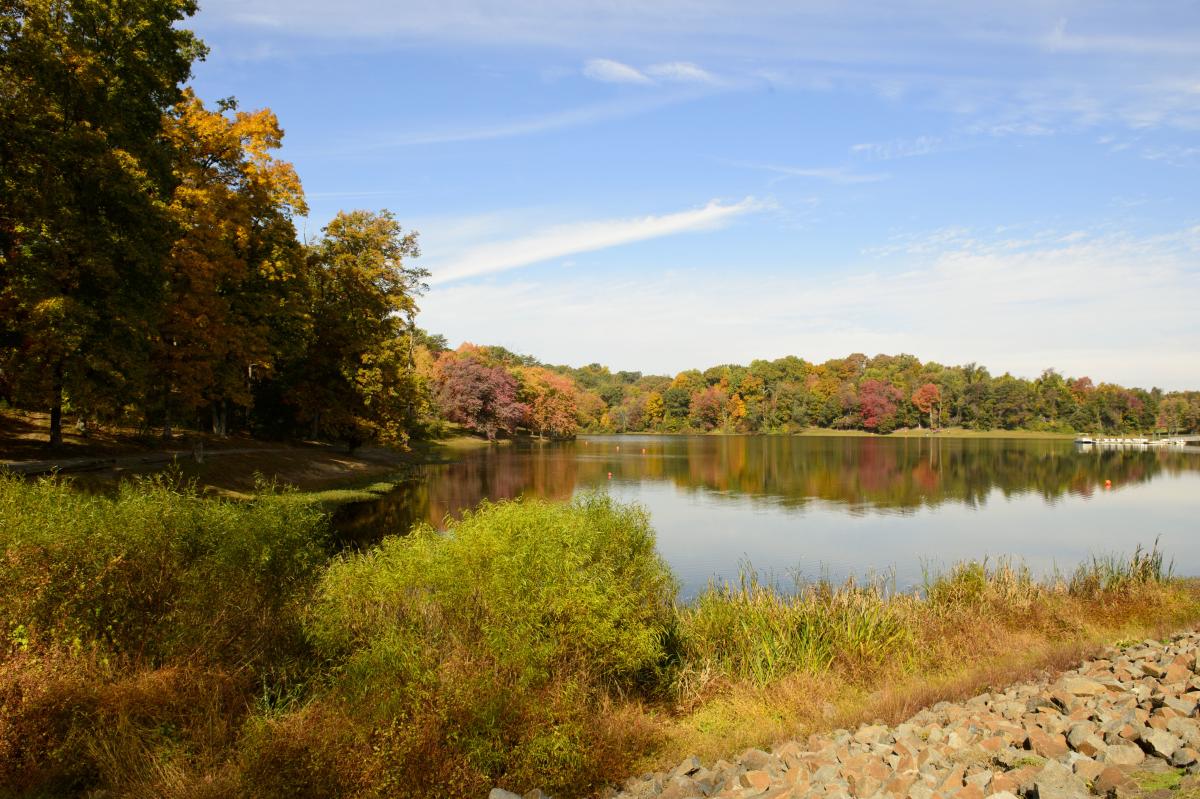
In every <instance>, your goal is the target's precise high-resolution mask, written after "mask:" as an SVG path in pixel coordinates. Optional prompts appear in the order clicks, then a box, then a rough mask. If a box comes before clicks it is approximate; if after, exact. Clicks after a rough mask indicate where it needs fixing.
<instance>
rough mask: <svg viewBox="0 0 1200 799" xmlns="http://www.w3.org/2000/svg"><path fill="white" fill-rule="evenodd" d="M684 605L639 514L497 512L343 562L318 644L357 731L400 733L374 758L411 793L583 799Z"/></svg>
mask: <svg viewBox="0 0 1200 799" xmlns="http://www.w3.org/2000/svg"><path fill="white" fill-rule="evenodd" d="M675 592H676V584H675V580H674V578H673V577H672V576H671V573H670V571H669V570H668V568H667V566H666V564H665V563H664V562H663V561H662V559H661V558H660V557H659V555H658V553H657V552H656V550H655V545H654V534H653V531H652V530H651V527H650V523H649V519H648V517H647V515H646V513H645V511H643V510H641V509H640V508H637V507H633V506H622V505H619V504H617V503H614V502H613V501H612V500H611V499H609V498H607V497H604V496H589V497H584V498H582V499H578V500H576V501H574V502H571V503H566V504H555V503H548V502H542V501H526V502H507V503H500V504H487V503H485V504H484V505H482V506H480V508H479V509H478V510H477V511H475V512H473V513H469V514H467V515H466V516H465V517H464V518H463V519H462V520H461V521H458V522H455V523H454V524H452V525H451V526H450V528H449V530H448V531H447V532H446V533H445V534H442V533H438V532H436V531H435V530H433V529H432V528H430V527H428V526H423V527H418V528H417V529H415V530H414V531H413V533H412V534H411V535H409V536H407V537H403V538H400V537H396V538H388V539H386V540H385V541H384V542H383V543H382V544H381V545H380V546H379V547H377V548H375V549H373V550H371V551H369V552H366V553H361V554H352V555H348V556H346V557H344V558H341V559H339V560H337V561H335V562H334V563H333V564H332V565H331V566H330V567H329V569H328V570H327V571H326V572H325V574H324V576H323V578H322V580H321V583H320V586H319V588H318V590H317V594H316V598H315V600H314V602H313V607H312V611H311V614H310V617H309V621H308V625H307V629H308V631H309V633H310V635H311V636H312V639H313V641H314V643H315V645H316V647H317V649H318V651H319V652H321V653H322V654H323V655H324V656H325V657H326V658H328V659H329V660H330V661H331V662H333V663H336V664H338V672H337V675H336V677H335V678H334V680H333V691H334V693H335V694H336V695H337V696H339V697H342V698H343V699H344V700H345V701H346V702H348V703H349V704H350V705H351V706H352V707H354V708H355V711H354V713H353V715H354V717H355V718H356V720H357V721H358V723H359V724H363V723H366V724H368V725H370V726H371V727H372V728H373V729H374V730H379V729H387V730H388V731H389V735H388V736H387V739H386V743H385V745H384V746H383V747H382V750H381V749H380V748H378V747H377V749H376V751H377V753H380V754H381V755H382V756H383V757H384V758H385V759H386V760H387V761H388V762H389V764H390V765H389V769H388V770H389V771H390V772H391V773H393V774H403V775H405V777H404V779H403V781H402V782H403V784H404V785H405V786H407V788H408V790H409V791H410V792H412V793H420V790H421V788H422V787H423V786H422V781H423V774H428V773H430V772H432V773H434V774H439V775H441V776H440V779H441V780H442V781H443V782H446V781H449V782H453V783H455V784H459V785H462V786H464V787H465V786H470V788H471V789H472V790H483V791H484V792H486V789H487V788H488V787H490V785H491V784H495V783H496V782H513V783H516V784H520V783H521V782H522V781H526V780H539V781H540V784H542V785H544V786H546V787H551V788H574V789H578V788H580V787H581V783H582V784H586V783H587V781H588V780H589V779H595V778H597V777H598V768H599V766H600V765H601V761H602V760H603V757H597V755H602V753H603V750H604V749H605V747H606V745H607V744H611V745H616V743H615V742H613V741H609V742H607V744H606V741H605V740H603V738H604V737H605V733H604V731H603V725H598V724H597V723H596V722H595V717H596V716H597V715H598V714H599V707H600V704H601V703H602V702H603V701H604V700H605V699H606V698H607V697H610V696H613V695H618V694H629V693H647V692H650V691H652V690H653V689H654V686H655V685H657V684H658V683H659V682H660V681H661V674H660V670H661V668H662V667H663V665H664V661H665V657H666V650H665V642H666V640H667V638H668V634H669V631H670V628H671V626H672V624H673V622H674V617H673V613H674V608H673V602H674V598H675ZM398 720H400V721H399V726H397V724H398ZM431 734H432V735H434V736H436V737H437V738H438V739H439V744H438V746H436V747H433V748H434V749H436V750H437V751H438V753H439V754H438V757H437V758H436V760H438V761H440V762H437V763H431V762H430V757H429V755H428V749H429V747H430V744H431V742H430V741H429V740H428V736H429V735H431ZM422 749H424V750H425V756H424V757H423V758H418V757H417V755H418V753H419V752H421V750H422ZM414 766H415V767H416V768H414ZM424 787H427V788H428V789H429V791H430V793H431V794H436V793H437V785H433V784H430V785H428V786H424Z"/></svg>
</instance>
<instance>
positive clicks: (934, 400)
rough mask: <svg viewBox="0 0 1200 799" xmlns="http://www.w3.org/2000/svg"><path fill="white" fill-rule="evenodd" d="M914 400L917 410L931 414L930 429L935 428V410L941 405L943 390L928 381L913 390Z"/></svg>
mask: <svg viewBox="0 0 1200 799" xmlns="http://www.w3.org/2000/svg"><path fill="white" fill-rule="evenodd" d="M912 401H913V405H915V406H917V410H919V411H920V412H921V413H927V414H929V429H930V430H932V429H934V428H935V427H936V426H937V425H935V424H934V421H933V418H934V410H935V409H938V408H939V406H940V405H941V402H942V390H941V389H940V388H938V387H937V386H936V385H935V384H933V383H926V384H924V385H923V386H921V387H920V388H918V389H917V390H916V391H914V392H913V396H912Z"/></svg>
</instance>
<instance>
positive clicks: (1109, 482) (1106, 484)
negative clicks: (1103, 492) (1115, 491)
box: [1104, 480, 1112, 488]
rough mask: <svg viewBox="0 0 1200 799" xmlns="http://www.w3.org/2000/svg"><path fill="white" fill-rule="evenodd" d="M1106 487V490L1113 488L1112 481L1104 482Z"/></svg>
mask: <svg viewBox="0 0 1200 799" xmlns="http://www.w3.org/2000/svg"><path fill="white" fill-rule="evenodd" d="M1104 487H1105V488H1112V480H1105V481H1104Z"/></svg>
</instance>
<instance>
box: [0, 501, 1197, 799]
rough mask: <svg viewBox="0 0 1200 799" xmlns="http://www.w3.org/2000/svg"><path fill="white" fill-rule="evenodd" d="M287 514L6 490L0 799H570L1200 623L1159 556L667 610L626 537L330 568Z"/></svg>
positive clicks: (558, 519) (547, 541) (531, 533)
mask: <svg viewBox="0 0 1200 799" xmlns="http://www.w3.org/2000/svg"><path fill="white" fill-rule="evenodd" d="M325 535H326V526H325V521H324V519H323V518H322V517H321V515H320V514H319V513H318V512H317V511H315V510H314V509H313V507H312V505H311V504H310V503H298V502H294V501H287V498H280V497H276V496H262V497H259V498H256V499H254V500H252V501H249V502H239V503H232V502H226V501H221V500H213V499H203V498H201V497H199V496H197V495H196V494H195V493H193V492H191V491H189V490H187V489H182V490H181V489H177V488H173V487H171V486H168V485H166V484H164V483H163V482H161V481H160V482H148V483H145V482H144V483H136V484H130V485H126V486H124V487H123V488H122V489H121V493H120V495H119V496H118V497H117V498H115V499H113V498H104V497H95V496H85V495H83V494H80V493H77V492H73V491H72V490H70V488H69V487H66V486H63V485H57V484H53V483H49V482H42V483H29V482H22V481H18V480H15V479H11V478H3V477H0V546H2V547H3V549H4V558H3V559H2V560H0V624H2V625H3V631H2V632H3V636H4V637H3V639H2V640H3V643H0V647H2V649H0V652H2V659H0V785H2V786H6V788H0V795H6V794H5V791H7V795H11V796H56V795H78V794H83V793H88V792H102V793H103V794H104V795H109V796H129V797H135V796H136V797H141V796H156V797H218V796H230V797H232V796H250V797H283V796H295V795H304V796H310V797H349V796H392V795H406V796H418V797H420V796H430V797H432V796H479V795H486V792H487V790H488V789H489V788H490V787H491V786H493V785H497V784H499V785H503V786H505V787H508V788H511V789H515V790H527V789H529V788H531V787H533V786H535V785H537V786H540V787H543V788H545V789H548V790H551V791H552V792H555V793H556V794H558V795H565V796H574V795H585V794H587V793H588V792H590V791H593V790H594V789H596V788H597V787H598V786H600V785H602V784H604V783H605V782H607V781H610V780H613V781H615V780H619V779H621V778H623V777H624V776H628V775H629V774H631V773H633V772H634V771H636V770H637V769H639V768H644V767H646V766H654V765H662V764H666V763H671V761H673V760H678V759H679V757H680V756H681V755H683V754H691V753H698V754H702V755H705V756H717V755H728V754H730V753H732V752H735V751H738V750H740V749H741V748H744V747H745V746H746V745H749V744H768V743H770V742H771V741H772V740H774V739H776V738H779V737H782V736H785V735H786V736H794V735H797V734H800V733H803V732H805V731H808V730H813V729H818V728H821V727H826V726H829V725H833V724H842V723H847V722H848V721H851V720H854V719H857V718H862V717H868V718H873V717H876V716H879V717H883V718H896V717H899V716H901V715H905V714H907V713H908V712H910V711H911V710H913V709H915V708H916V707H918V706H920V705H921V704H924V703H926V702H928V701H932V700H936V699H939V698H943V697H952V696H956V695H961V694H963V693H969V692H972V691H975V690H977V689H978V688H980V687H981V686H984V685H988V684H997V683H1002V682H1008V681H1010V680H1011V679H1015V678H1018V677H1020V676H1022V675H1023V674H1024V673H1026V672H1028V671H1029V670H1030V669H1034V668H1039V667H1044V666H1055V665H1061V664H1065V663H1067V662H1068V661H1069V660H1071V659H1074V658H1077V657H1078V656H1079V655H1080V654H1081V653H1083V652H1086V651H1087V650H1088V649H1089V648H1090V647H1094V646H1096V645H1097V644H1098V643H1099V642H1102V641H1111V640H1115V639H1119V638H1126V637H1130V638H1132V637H1142V636H1145V635H1148V634H1151V633H1154V632H1156V631H1158V630H1160V629H1165V628H1169V627H1177V626H1180V625H1183V624H1186V623H1189V622H1192V621H1195V620H1196V619H1197V618H1200V603H1198V602H1197V594H1196V592H1195V591H1194V589H1193V587H1192V586H1191V585H1190V584H1189V583H1186V582H1182V581H1178V580H1173V579H1170V578H1169V577H1168V575H1166V574H1164V572H1163V568H1162V562H1161V558H1160V557H1159V555H1158V554H1157V553H1155V552H1152V553H1149V554H1146V553H1140V552H1139V553H1137V554H1135V555H1134V556H1133V557H1131V558H1128V559H1126V560H1123V561H1116V560H1106V561H1100V562H1094V563H1090V564H1087V565H1085V566H1083V567H1081V568H1080V569H1079V570H1078V571H1076V572H1075V573H1073V574H1071V575H1065V576H1061V577H1059V578H1056V579H1054V580H1051V581H1046V582H1039V581H1037V580H1034V579H1033V578H1032V577H1031V576H1030V575H1029V574H1028V572H1026V571H1024V570H1022V569H1021V568H1019V567H1015V566H1010V565H1007V564H995V565H991V566H985V565H982V564H964V565H961V566H959V567H956V568H954V569H952V570H951V571H949V572H947V573H945V574H942V575H938V576H931V577H930V578H929V581H928V584H927V585H926V586H925V589H924V591H922V592H920V593H919V595H918V594H911V595H910V594H900V595H894V594H891V593H889V592H887V591H886V590H884V586H882V585H878V584H869V585H856V584H847V585H840V586H833V585H828V584H819V585H813V586H809V587H808V588H807V589H806V590H804V591H801V592H799V593H796V594H787V595H785V594H782V593H780V592H778V591H777V590H775V589H773V588H772V587H770V586H766V585H762V584H759V583H758V582H756V581H755V580H754V578H753V576H752V575H747V577H746V579H744V580H743V581H742V582H741V583H739V584H736V585H724V586H712V587H711V588H710V589H709V590H708V591H707V592H706V593H704V594H703V595H702V596H701V597H699V598H698V599H697V600H696V601H695V602H693V603H690V604H687V605H683V604H680V603H679V602H678V601H677V593H676V584H675V580H674V578H673V576H672V575H671V573H670V571H669V569H668V568H667V567H666V565H665V564H664V563H663V562H662V560H661V559H660V558H659V556H658V554H657V553H656V551H655V547H654V534H653V530H652V528H651V526H650V521H649V519H648V518H647V516H646V514H645V513H644V512H643V511H642V510H640V509H639V508H637V507H629V506H622V505H619V504H616V503H613V502H612V501H610V500H609V499H608V498H606V497H587V498H583V499H580V500H578V501H576V502H573V503H570V504H553V503H544V502H521V503H501V504H496V505H484V506H482V507H481V508H480V509H478V510H477V511H476V512H474V513H471V514H468V515H467V516H465V517H464V518H463V519H462V520H461V521H459V522H457V523H455V524H454V525H453V526H452V527H451V529H450V531H449V533H448V534H447V535H443V534H439V533H437V532H435V531H434V530H432V529H430V528H420V529H418V530H416V531H415V532H414V533H413V534H412V535H410V536H406V537H403V538H401V537H393V538H388V539H386V540H385V541H384V542H383V543H382V544H381V545H380V546H379V547H377V548H374V549H372V550H369V551H366V552H361V553H356V554H348V555H345V556H343V557H338V558H335V559H333V560H332V561H330V560H327V559H326V556H325V555H324V554H323V552H324V551H325V550H324V548H323V545H324V536H325Z"/></svg>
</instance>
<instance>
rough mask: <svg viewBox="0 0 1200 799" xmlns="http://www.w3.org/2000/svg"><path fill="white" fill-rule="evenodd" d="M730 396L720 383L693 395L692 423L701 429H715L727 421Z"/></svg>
mask: <svg viewBox="0 0 1200 799" xmlns="http://www.w3.org/2000/svg"><path fill="white" fill-rule="evenodd" d="M728 402H729V396H728V395H727V394H726V393H725V391H724V390H723V389H722V388H721V386H720V385H719V384H717V385H712V386H709V387H708V388H706V389H703V390H701V391H697V392H696V393H695V394H693V395H692V400H691V403H690V404H689V406H688V415H689V417H690V418H691V420H692V424H694V425H695V426H696V427H698V428H700V429H701V430H713V429H715V428H718V427H720V426H721V425H722V424H724V422H725V406H726V403H728Z"/></svg>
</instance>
